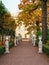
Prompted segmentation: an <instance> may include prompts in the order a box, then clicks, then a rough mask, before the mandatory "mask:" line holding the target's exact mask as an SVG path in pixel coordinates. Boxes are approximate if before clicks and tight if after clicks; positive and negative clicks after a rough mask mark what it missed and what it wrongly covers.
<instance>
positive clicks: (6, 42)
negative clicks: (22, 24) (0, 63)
mask: <svg viewBox="0 0 49 65" xmlns="http://www.w3.org/2000/svg"><path fill="white" fill-rule="evenodd" d="M5 53H9V39H8V36H6V40H5Z"/></svg>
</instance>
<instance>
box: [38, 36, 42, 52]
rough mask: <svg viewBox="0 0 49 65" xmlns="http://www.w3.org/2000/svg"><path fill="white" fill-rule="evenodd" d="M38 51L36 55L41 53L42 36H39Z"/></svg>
mask: <svg viewBox="0 0 49 65" xmlns="http://www.w3.org/2000/svg"><path fill="white" fill-rule="evenodd" d="M38 46H39V49H38V53H42V36H39V45H38Z"/></svg>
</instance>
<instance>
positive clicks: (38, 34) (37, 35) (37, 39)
mask: <svg viewBox="0 0 49 65" xmlns="http://www.w3.org/2000/svg"><path fill="white" fill-rule="evenodd" d="M40 35H42V32H41V30H39V31H37V32H36V46H38V42H39V36H40Z"/></svg>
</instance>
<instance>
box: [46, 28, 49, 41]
mask: <svg viewBox="0 0 49 65" xmlns="http://www.w3.org/2000/svg"><path fill="white" fill-rule="evenodd" d="M48 40H49V29H47V36H46V41H48Z"/></svg>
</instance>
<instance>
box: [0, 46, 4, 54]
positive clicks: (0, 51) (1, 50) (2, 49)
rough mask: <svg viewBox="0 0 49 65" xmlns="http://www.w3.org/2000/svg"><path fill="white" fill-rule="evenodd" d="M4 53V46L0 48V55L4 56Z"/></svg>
mask: <svg viewBox="0 0 49 65" xmlns="http://www.w3.org/2000/svg"><path fill="white" fill-rule="evenodd" d="M4 52H5V47H4V46H0V55H2V54H4Z"/></svg>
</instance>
